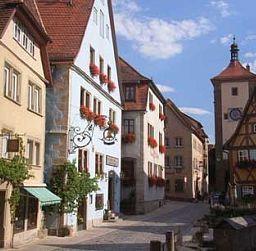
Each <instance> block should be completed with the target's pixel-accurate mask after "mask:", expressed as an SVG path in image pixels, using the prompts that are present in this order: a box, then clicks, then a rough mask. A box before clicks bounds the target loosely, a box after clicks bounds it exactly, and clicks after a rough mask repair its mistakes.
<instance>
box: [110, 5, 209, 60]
mask: <svg viewBox="0 0 256 251" xmlns="http://www.w3.org/2000/svg"><path fill="white" fill-rule="evenodd" d="M114 6H115V22H116V32H117V34H118V35H119V36H121V37H122V38H124V39H126V40H129V41H132V46H133V48H134V49H135V50H137V51H138V52H140V53H141V54H142V55H144V56H147V57H150V58H154V59H168V58H170V57H173V56H175V55H177V54H180V53H181V52H182V51H183V42H184V41H185V40H191V39H195V38H197V37H200V36H202V35H204V34H207V33H209V32H210V31H211V30H212V29H213V25H212V24H211V23H210V21H209V20H208V19H206V18H204V17H199V18H197V19H194V20H193V19H185V20H181V21H174V20H172V21H166V20H164V19H161V18H154V17H147V16H144V15H143V10H142V9H141V8H140V6H138V4H137V2H135V1H132V0H130V1H128V0H116V1H115V5H114Z"/></svg>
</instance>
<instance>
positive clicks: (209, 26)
mask: <svg viewBox="0 0 256 251" xmlns="http://www.w3.org/2000/svg"><path fill="white" fill-rule="evenodd" d="M160 3H161V4H160ZM114 9H115V22H116V32H117V38H118V49H119V54H120V55H121V56H122V57H124V58H125V59H126V60H127V61H128V62H129V63H131V64H132V65H133V66H134V67H135V68H137V69H138V70H139V71H140V72H141V73H143V74H144V75H146V76H148V77H152V78H153V79H154V81H155V82H156V83H157V84H159V85H161V88H162V90H163V91H164V96H165V97H168V98H170V99H172V100H173V101H174V102H175V103H176V105H177V106H178V107H180V108H183V110H184V111H185V112H187V113H188V114H189V115H191V116H193V117H195V118H196V119H198V120H199V121H200V122H202V124H203V125H204V127H205V130H206V132H207V133H208V135H209V137H210V140H211V141H212V142H213V141H214V111H213V88H212V84H211V82H210V78H212V77H213V76H215V75H216V74H218V73H219V72H221V71H222V69H223V68H224V67H226V66H227V65H228V63H229V60H230V53H229V45H230V43H231V42H232V36H233V34H235V35H236V38H237V42H238V44H239V48H240V54H239V58H240V61H241V62H242V63H250V65H251V69H252V70H254V71H256V28H255V22H256V16H255V9H256V2H255V0H246V1H235V0H233V1H227V0H209V1H208V0H179V1H174V0H161V1H159V0H158V1H156V0H115V1H114Z"/></svg>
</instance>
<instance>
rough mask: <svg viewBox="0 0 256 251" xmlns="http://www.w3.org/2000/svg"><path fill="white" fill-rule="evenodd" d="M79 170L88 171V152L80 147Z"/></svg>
mask: <svg viewBox="0 0 256 251" xmlns="http://www.w3.org/2000/svg"><path fill="white" fill-rule="evenodd" d="M78 171H79V172H83V171H85V172H86V173H88V171H89V168H88V152H87V151H86V150H83V149H79V151H78Z"/></svg>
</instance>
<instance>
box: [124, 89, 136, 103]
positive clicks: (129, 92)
mask: <svg viewBox="0 0 256 251" xmlns="http://www.w3.org/2000/svg"><path fill="white" fill-rule="evenodd" d="M125 101H135V86H126V87H125Z"/></svg>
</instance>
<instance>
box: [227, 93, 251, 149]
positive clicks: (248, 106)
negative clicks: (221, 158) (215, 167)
mask: <svg viewBox="0 0 256 251" xmlns="http://www.w3.org/2000/svg"><path fill="white" fill-rule="evenodd" d="M255 99H256V88H255V89H254V91H253V93H252V95H251V97H250V98H249V99H248V101H247V104H246V106H245V108H244V111H243V116H242V118H241V120H240V121H239V122H238V125H237V127H236V130H235V132H234V133H233V134H232V136H231V137H230V138H229V139H228V140H227V141H226V143H225V144H224V146H223V148H224V149H231V148H232V145H233V143H234V141H235V140H236V137H237V136H238V134H239V131H240V130H241V128H242V125H243V123H244V121H245V120H246V117H247V115H248V112H249V108H250V106H251V104H252V103H253V102H255Z"/></svg>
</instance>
